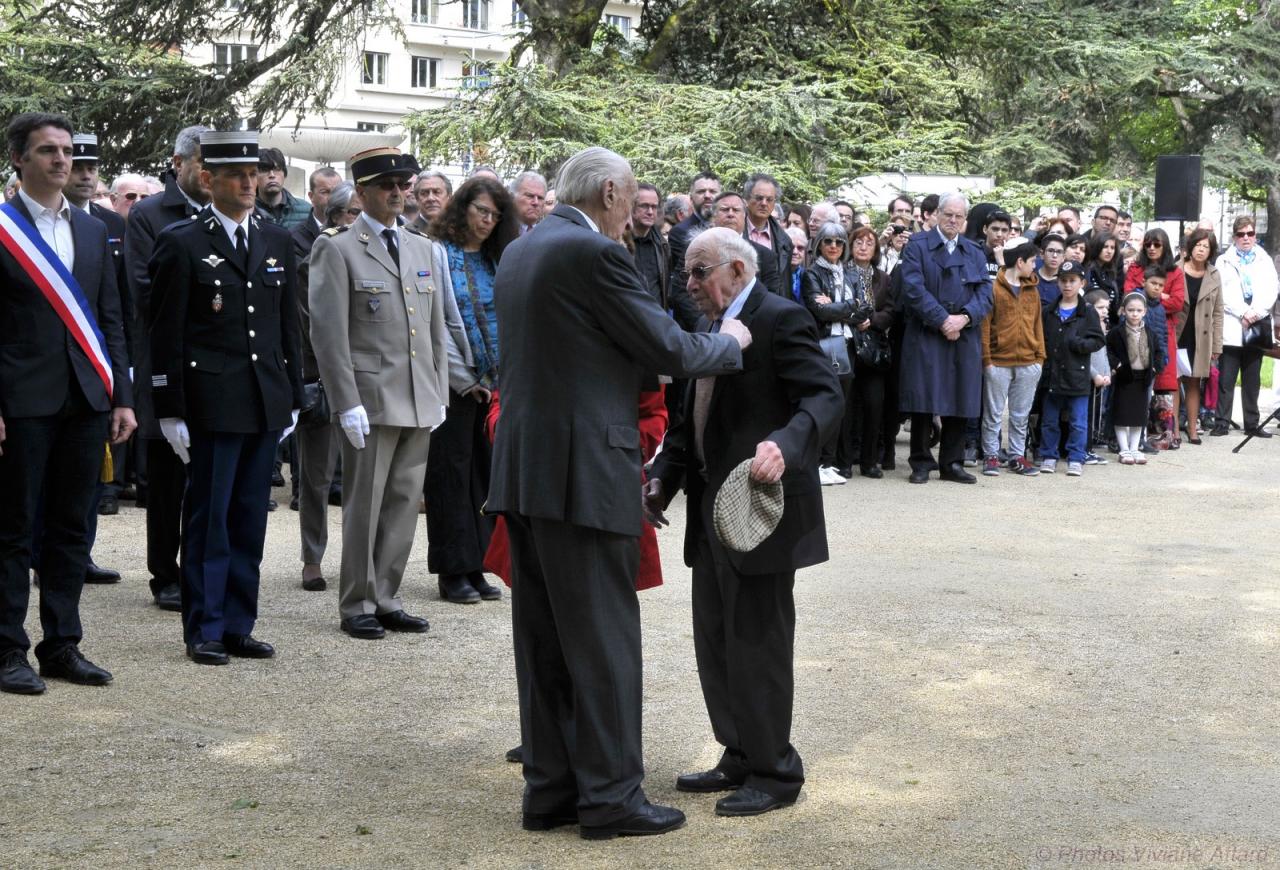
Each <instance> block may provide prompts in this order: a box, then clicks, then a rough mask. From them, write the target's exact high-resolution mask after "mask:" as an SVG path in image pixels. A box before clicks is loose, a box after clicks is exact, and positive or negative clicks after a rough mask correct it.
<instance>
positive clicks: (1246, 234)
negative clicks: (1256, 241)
mask: <svg viewBox="0 0 1280 870" xmlns="http://www.w3.org/2000/svg"><path fill="white" fill-rule="evenodd" d="M1257 234H1258V233H1257V232H1256V231H1254V230H1241V231H1240V232H1238V233H1236V238H1237V239H1251V238H1253V237H1254V236H1256V235H1257Z"/></svg>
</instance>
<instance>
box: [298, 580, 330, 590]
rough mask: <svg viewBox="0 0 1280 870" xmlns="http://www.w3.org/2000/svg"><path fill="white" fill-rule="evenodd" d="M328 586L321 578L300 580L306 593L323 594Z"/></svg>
mask: <svg viewBox="0 0 1280 870" xmlns="http://www.w3.org/2000/svg"><path fill="white" fill-rule="evenodd" d="M328 585H329V584H328V583H326V582H325V580H324V578H323V577H303V578H302V588H303V589H305V590H307V591H308V592H323V591H324V590H325V588H326V587H327V586H328Z"/></svg>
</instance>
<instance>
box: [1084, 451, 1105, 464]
mask: <svg viewBox="0 0 1280 870" xmlns="http://www.w3.org/2000/svg"><path fill="white" fill-rule="evenodd" d="M1084 464H1085V465H1106V464H1107V460H1106V459H1105V458H1104V457H1102V456H1099V455H1098V454H1096V453H1086V454H1085V455H1084Z"/></svg>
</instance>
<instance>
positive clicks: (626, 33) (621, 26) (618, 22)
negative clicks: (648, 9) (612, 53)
mask: <svg viewBox="0 0 1280 870" xmlns="http://www.w3.org/2000/svg"><path fill="white" fill-rule="evenodd" d="M604 23H605V24H608V25H610V26H612V27H616V28H617V29H618V32H619V33H621V34H622V38H623V39H630V38H631V19H630V18H629V17H627V16H626V15H606V16H605V17H604Z"/></svg>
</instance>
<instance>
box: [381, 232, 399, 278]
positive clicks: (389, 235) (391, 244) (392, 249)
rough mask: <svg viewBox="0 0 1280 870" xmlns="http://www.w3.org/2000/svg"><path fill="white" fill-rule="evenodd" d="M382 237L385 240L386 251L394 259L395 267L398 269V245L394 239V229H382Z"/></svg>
mask: <svg viewBox="0 0 1280 870" xmlns="http://www.w3.org/2000/svg"><path fill="white" fill-rule="evenodd" d="M382 237H383V238H384V239H386V240H387V253H388V254H390V255H391V259H392V260H394V261H395V264H396V269H397V270H398V269H399V268H400V245H399V243H398V242H397V241H396V231H395V230H393V229H385V230H383V231H382Z"/></svg>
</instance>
